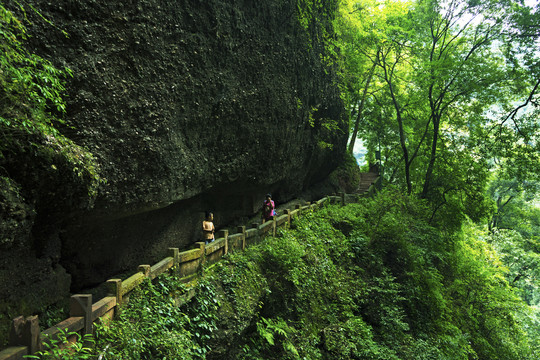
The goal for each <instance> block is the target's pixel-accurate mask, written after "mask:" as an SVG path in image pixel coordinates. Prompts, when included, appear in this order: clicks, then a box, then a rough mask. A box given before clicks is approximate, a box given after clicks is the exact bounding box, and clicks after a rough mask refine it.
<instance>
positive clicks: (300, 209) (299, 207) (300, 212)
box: [294, 204, 302, 215]
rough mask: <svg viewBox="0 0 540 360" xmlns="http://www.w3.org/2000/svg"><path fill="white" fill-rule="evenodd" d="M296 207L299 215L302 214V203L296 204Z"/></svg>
mask: <svg viewBox="0 0 540 360" xmlns="http://www.w3.org/2000/svg"><path fill="white" fill-rule="evenodd" d="M294 208H295V209H296V210H298V215H301V214H302V205H300V204H296V205H295V206H294Z"/></svg>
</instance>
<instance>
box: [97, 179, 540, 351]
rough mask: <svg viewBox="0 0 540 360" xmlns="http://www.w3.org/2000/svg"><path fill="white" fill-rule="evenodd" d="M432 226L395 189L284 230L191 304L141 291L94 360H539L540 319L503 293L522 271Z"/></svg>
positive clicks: (208, 274)
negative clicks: (539, 328) (513, 276)
mask: <svg viewBox="0 0 540 360" xmlns="http://www.w3.org/2000/svg"><path fill="white" fill-rule="evenodd" d="M430 216H431V211H430V208H429V206H428V205H426V202H425V201H421V200H418V199H416V198H415V197H413V196H406V195H403V194H401V193H400V192H399V191H395V190H392V189H386V190H384V191H382V192H381V193H379V194H378V195H377V196H376V197H374V198H372V199H366V200H365V201H363V202H362V203H361V204H351V205H348V206H345V207H341V206H327V207H325V208H324V209H322V210H320V211H317V212H316V213H309V212H308V213H304V214H303V215H302V217H301V218H299V219H296V220H295V221H294V223H293V228H291V229H290V230H280V231H279V232H278V236H277V237H270V238H266V239H265V240H264V241H263V242H262V243H260V244H258V245H254V246H251V247H249V248H247V249H246V250H245V251H244V252H236V253H232V254H229V255H227V256H226V257H225V258H223V259H222V261H220V262H219V263H217V264H215V265H213V266H211V267H209V268H208V269H206V271H205V275H204V277H203V278H202V279H201V280H200V281H199V283H198V285H197V289H196V296H195V297H194V298H192V299H191V300H190V301H189V302H187V303H185V304H183V305H181V306H180V307H178V302H177V301H176V300H175V299H176V298H177V297H178V295H179V294H181V293H183V292H184V290H185V288H184V286H183V285H182V284H180V283H179V282H178V279H176V278H174V277H171V276H163V277H161V278H159V279H157V281H155V282H154V283H152V282H150V281H147V282H146V283H145V284H144V286H142V287H141V288H140V289H138V290H136V291H135V292H134V293H133V294H132V295H130V301H129V304H128V305H127V306H125V307H123V308H122V311H121V314H120V316H119V319H118V320H117V321H114V322H112V323H110V324H107V325H104V326H100V327H99V329H98V332H97V337H96V342H97V346H96V348H95V350H94V352H93V353H94V354H99V355H100V356H102V357H103V359H116V358H130V359H155V358H167V359H172V358H182V359H198V358H200V359H205V358H208V359H217V358H219V359H235V360H236V359H244V360H256V359H309V360H317V359H373V360H383V359H386V360H389V359H391V360H397V359H415V360H416V359H418V360H421V359H422V360H424V359H425V360H427V359H452V360H457V359H459V360H469V359H505V360H512V359H516V360H518V359H519V360H523V359H535V358H536V356H537V355H538V349H539V340H540V339H539V336H538V334H537V332H536V331H535V329H537V326H538V318H537V316H538V315H537V312H536V313H535V312H534V308H531V307H529V306H528V305H527V304H526V303H525V302H523V300H522V299H521V298H520V297H519V293H518V292H516V291H515V290H514V288H513V287H512V286H511V284H510V283H509V282H508V280H507V279H508V275H509V273H512V271H514V270H512V269H507V268H506V267H505V266H504V265H503V262H502V261H501V258H500V257H499V255H498V253H497V251H496V250H495V248H494V247H493V246H492V245H491V244H490V241H486V239H489V233H488V232H486V231H485V230H482V229H480V228H478V227H475V226H473V225H472V224H466V226H464V227H463V228H462V229H461V230H459V231H450V230H449V229H446V228H441V229H438V228H435V227H433V226H432V225H430V224H429V219H430ZM515 241H517V240H515ZM509 246H511V245H509ZM516 255H518V254H516ZM519 256H521V254H519ZM503 259H504V257H503ZM530 265H531V266H534V265H533V264H532V263H531V264H530Z"/></svg>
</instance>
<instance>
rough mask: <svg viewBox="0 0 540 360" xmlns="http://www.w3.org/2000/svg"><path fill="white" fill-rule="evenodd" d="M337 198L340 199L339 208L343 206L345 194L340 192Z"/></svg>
mask: <svg viewBox="0 0 540 360" xmlns="http://www.w3.org/2000/svg"><path fill="white" fill-rule="evenodd" d="M339 196H340V197H341V206H345V193H344V192H340V193H339Z"/></svg>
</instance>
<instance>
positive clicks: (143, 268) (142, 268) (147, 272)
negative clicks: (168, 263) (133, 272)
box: [137, 265, 152, 277]
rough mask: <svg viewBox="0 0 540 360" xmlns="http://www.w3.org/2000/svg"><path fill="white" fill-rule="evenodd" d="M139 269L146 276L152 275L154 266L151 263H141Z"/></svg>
mask: <svg viewBox="0 0 540 360" xmlns="http://www.w3.org/2000/svg"><path fill="white" fill-rule="evenodd" d="M137 270H138V271H139V272H140V273H141V274H143V275H144V277H149V276H150V271H151V270H152V267H151V266H150V265H139V267H138V268H137Z"/></svg>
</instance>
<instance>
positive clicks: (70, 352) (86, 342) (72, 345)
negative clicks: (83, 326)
mask: <svg viewBox="0 0 540 360" xmlns="http://www.w3.org/2000/svg"><path fill="white" fill-rule="evenodd" d="M59 331H60V332H59V334H58V335H57V336H55V338H54V339H45V341H44V342H43V344H44V345H43V346H44V349H43V350H41V351H38V352H37V353H36V354H35V355H25V356H24V358H25V359H41V360H69V359H79V360H84V359H93V358H94V357H93V345H94V338H93V336H92V335H91V334H87V335H84V336H81V335H79V334H78V333H76V332H68V331H67V329H59Z"/></svg>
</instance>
